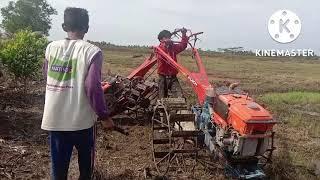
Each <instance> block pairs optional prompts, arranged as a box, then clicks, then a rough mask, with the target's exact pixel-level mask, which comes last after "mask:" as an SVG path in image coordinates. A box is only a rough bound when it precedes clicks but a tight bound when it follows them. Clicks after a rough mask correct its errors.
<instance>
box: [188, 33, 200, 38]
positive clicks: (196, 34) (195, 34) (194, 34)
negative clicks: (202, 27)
mask: <svg viewBox="0 0 320 180" xmlns="http://www.w3.org/2000/svg"><path fill="white" fill-rule="evenodd" d="M200 34H203V32H197V33H193V34H191V35H190V36H189V38H190V37H193V36H198V35H200Z"/></svg>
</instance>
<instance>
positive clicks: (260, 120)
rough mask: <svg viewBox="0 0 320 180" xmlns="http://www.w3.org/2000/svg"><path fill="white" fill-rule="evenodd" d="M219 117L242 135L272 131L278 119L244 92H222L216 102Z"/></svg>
mask: <svg viewBox="0 0 320 180" xmlns="http://www.w3.org/2000/svg"><path fill="white" fill-rule="evenodd" d="M214 108H215V112H216V113H217V115H218V116H220V117H217V118H220V119H223V120H224V121H225V122H226V124H227V126H229V127H230V126H231V127H232V128H233V129H234V130H236V131H237V132H239V133H240V135H256V134H265V133H267V132H271V131H272V128H273V126H274V125H275V124H276V121H275V120H273V117H272V116H271V114H270V113H269V112H268V111H267V110H266V109H264V108H263V107H262V106H260V105H259V104H257V103H256V102H254V101H253V99H252V98H250V97H248V96H247V95H244V94H237V93H231V94H221V95H219V96H218V97H217V99H216V103H215V106H214Z"/></svg>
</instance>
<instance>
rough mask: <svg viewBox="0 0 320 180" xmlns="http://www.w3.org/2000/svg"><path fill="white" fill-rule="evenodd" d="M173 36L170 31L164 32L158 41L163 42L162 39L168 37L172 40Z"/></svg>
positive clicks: (160, 34) (159, 35)
mask: <svg viewBox="0 0 320 180" xmlns="http://www.w3.org/2000/svg"><path fill="white" fill-rule="evenodd" d="M171 36H172V34H171V32H170V31H168V30H162V31H161V32H160V33H159V34H158V39H159V41H161V39H162V38H164V37H166V38H170V37H171Z"/></svg>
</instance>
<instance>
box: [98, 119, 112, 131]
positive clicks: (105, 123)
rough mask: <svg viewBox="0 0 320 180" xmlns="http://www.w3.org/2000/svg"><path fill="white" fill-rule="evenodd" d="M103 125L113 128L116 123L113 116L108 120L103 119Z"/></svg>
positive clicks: (108, 128)
mask: <svg viewBox="0 0 320 180" xmlns="http://www.w3.org/2000/svg"><path fill="white" fill-rule="evenodd" d="M101 123H102V127H103V128H105V129H107V130H112V129H113V128H114V123H113V120H112V118H111V117H109V118H108V119H106V120H103V121H101Z"/></svg>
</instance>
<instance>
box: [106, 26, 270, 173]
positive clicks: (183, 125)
mask: <svg viewBox="0 0 320 180" xmlns="http://www.w3.org/2000/svg"><path fill="white" fill-rule="evenodd" d="M188 32H189V34H190V35H189V42H188V45H189V46H190V51H191V56H192V58H193V59H194V61H195V63H196V65H197V67H198V71H197V72H193V71H190V70H188V69H187V68H185V67H184V66H183V65H181V64H179V63H178V62H176V61H174V60H173V58H172V57H171V56H170V55H169V54H167V53H166V52H164V51H163V50H162V49H161V48H159V47H158V46H154V47H152V49H153V52H152V54H151V55H150V57H148V58H146V59H145V61H144V62H143V63H142V64H141V65H140V66H139V67H137V68H136V69H134V70H133V71H132V72H131V74H130V75H128V76H127V77H122V76H116V77H112V78H111V79H110V80H108V81H107V82H105V84H104V85H103V89H104V91H105V95H106V101H107V102H108V108H109V110H110V112H112V115H118V114H120V113H124V112H125V113H129V114H135V115H137V114H138V113H142V114H145V116H146V117H150V118H149V121H151V124H152V125H151V128H152V131H151V132H152V142H151V144H152V147H151V148H152V152H153V160H154V165H155V168H156V169H157V172H158V173H159V174H161V175H165V174H167V173H170V172H172V171H185V172H190V171H192V170H193V169H194V167H195V165H196V164H197V162H198V160H197V157H198V154H199V151H200V150H203V149H206V151H207V152H208V153H210V154H211V155H212V157H214V158H212V161H217V162H219V163H221V164H223V166H224V169H225V173H226V176H228V177H231V178H235V179H259V178H264V177H265V176H266V175H265V173H264V171H263V167H264V166H265V165H266V164H267V163H270V162H271V157H272V152H273V151H274V149H275V147H274V131H273V126H274V125H275V124H276V121H275V120H274V119H273V117H272V115H271V114H270V113H269V112H268V111H267V110H266V109H265V108H264V107H262V106H261V105H259V104H258V103H256V102H255V101H254V99H253V98H251V97H250V96H249V95H248V93H245V92H244V91H242V90H241V89H240V88H238V87H237V86H238V83H231V84H229V85H228V86H227V85H225V86H221V87H215V86H214V85H213V84H211V83H210V82H209V78H208V75H207V73H206V69H205V66H204V64H203V61H202V59H201V57H200V55H199V52H198V50H197V48H196V47H195V46H196V42H197V41H198V40H199V39H198V36H199V35H201V34H203V32H199V33H192V32H191V31H190V30H188ZM172 34H173V35H175V37H177V38H179V37H181V29H177V30H175V31H174V32H173V33H172ZM175 43H176V42H175ZM157 56H162V57H163V58H164V59H165V61H166V63H168V64H169V65H170V66H172V67H174V68H175V69H177V70H178V71H179V72H180V74H181V75H182V76H184V77H185V80H186V81H187V82H188V83H189V84H190V86H191V87H192V88H193V92H194V93H195V94H196V96H197V104H193V105H191V107H190V105H189V104H188V102H187V99H185V98H174V97H169V98H162V99H158V88H157V83H155V82H152V81H148V77H149V76H150V75H148V76H147V73H148V72H149V71H150V70H151V69H152V68H153V66H155V65H156V64H157V61H158V59H157ZM148 114H151V115H150V116H147V115H148ZM136 117H137V116H136Z"/></svg>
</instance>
